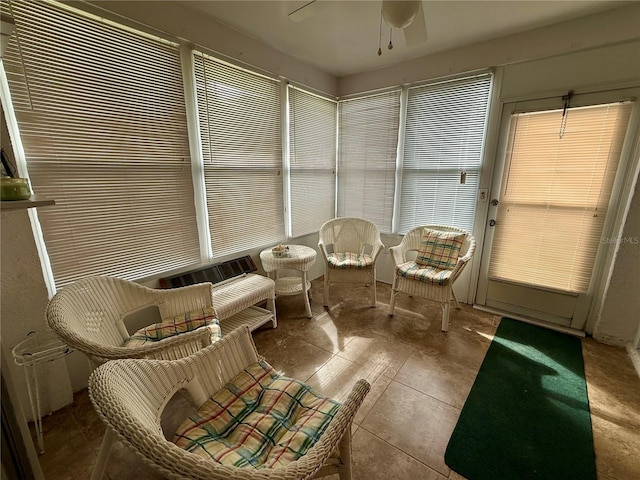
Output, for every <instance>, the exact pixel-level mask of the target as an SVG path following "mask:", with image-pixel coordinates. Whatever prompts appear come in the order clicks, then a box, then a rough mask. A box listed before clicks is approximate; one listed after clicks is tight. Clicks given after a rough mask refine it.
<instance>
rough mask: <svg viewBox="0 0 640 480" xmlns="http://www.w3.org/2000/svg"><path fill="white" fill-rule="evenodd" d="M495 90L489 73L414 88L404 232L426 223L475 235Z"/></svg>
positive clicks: (404, 174)
mask: <svg viewBox="0 0 640 480" xmlns="http://www.w3.org/2000/svg"><path fill="white" fill-rule="evenodd" d="M490 88H491V75H490V74H486V75H481V76H477V77H473V78H467V79H461V80H455V81H449V82H444V83H438V84H432V85H425V86H421V87H415V88H411V89H409V92H408V99H407V122H406V131H405V139H404V154H403V163H402V186H401V192H400V208H399V222H398V230H399V233H406V232H407V231H408V230H410V229H411V228H413V227H415V226H417V225H425V224H441V225H451V226H455V227H459V228H463V229H465V230H467V231H472V230H473V221H474V216H475V207H476V195H477V191H478V182H479V177H480V165H481V160H482V147H483V141H484V134H485V130H486V123H487V113H488V105H489V92H490ZM463 174H464V176H465V183H464V184H463V183H461V176H463Z"/></svg>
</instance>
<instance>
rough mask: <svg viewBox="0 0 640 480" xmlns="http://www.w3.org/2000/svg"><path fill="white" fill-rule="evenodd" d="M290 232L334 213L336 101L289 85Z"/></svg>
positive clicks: (308, 228) (312, 228)
mask: <svg viewBox="0 0 640 480" xmlns="http://www.w3.org/2000/svg"><path fill="white" fill-rule="evenodd" d="M288 90H289V152H290V153H289V159H290V160H289V171H290V174H289V181H290V192H291V194H290V198H291V236H292V237H298V236H301V235H306V234H308V233H312V232H317V231H318V230H319V229H320V227H321V226H322V224H323V223H324V222H325V221H327V220H329V219H331V218H333V217H334V215H335V194H336V188H335V185H336V179H335V169H336V124H337V103H336V102H335V101H333V100H329V99H327V98H322V97H319V96H317V95H314V94H311V93H309V92H305V91H304V90H301V89H299V88H296V87H293V86H291V85H289V87H288Z"/></svg>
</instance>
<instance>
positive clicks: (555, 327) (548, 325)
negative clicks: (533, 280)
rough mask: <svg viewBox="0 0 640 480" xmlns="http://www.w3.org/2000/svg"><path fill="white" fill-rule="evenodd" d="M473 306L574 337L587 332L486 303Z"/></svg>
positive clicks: (581, 335) (583, 336)
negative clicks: (485, 304)
mask: <svg viewBox="0 0 640 480" xmlns="http://www.w3.org/2000/svg"><path fill="white" fill-rule="evenodd" d="M473 308H475V309H476V310H481V311H483V312H488V313H493V314H494V315H501V316H503V317H509V318H513V319H515V320H520V321H521V322H525V323H530V324H531V325H536V326H538V327H542V328H547V329H549V330H555V331H556V332H561V333H568V334H569V335H573V336H574V337H579V338H585V337H586V334H585V333H584V331H582V330H576V329H574V328H569V327H563V326H562V325H555V324H553V323H549V322H545V321H543V320H538V319H535V318H531V317H526V316H524V315H518V314H514V313H511V312H505V311H503V310H498V309H495V308H491V307H485V306H484V305H478V304H476V303H474V304H473Z"/></svg>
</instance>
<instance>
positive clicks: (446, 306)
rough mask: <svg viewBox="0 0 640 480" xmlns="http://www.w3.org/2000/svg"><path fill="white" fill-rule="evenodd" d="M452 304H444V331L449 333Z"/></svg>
mask: <svg viewBox="0 0 640 480" xmlns="http://www.w3.org/2000/svg"><path fill="white" fill-rule="evenodd" d="M450 305H451V302H445V303H443V304H442V331H443V332H447V331H449V307H450Z"/></svg>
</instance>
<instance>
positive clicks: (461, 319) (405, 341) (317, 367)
mask: <svg viewBox="0 0 640 480" xmlns="http://www.w3.org/2000/svg"><path fill="white" fill-rule="evenodd" d="M322 288H323V287H322V281H321V280H316V281H314V282H313V287H312V294H313V300H312V308H313V318H312V319H307V318H306V316H305V313H304V306H303V303H302V298H300V297H283V298H281V299H279V300H278V315H279V326H278V328H277V329H276V330H273V329H271V328H270V327H269V328H263V329H260V330H258V331H256V332H254V339H255V342H256V345H257V347H258V351H259V352H260V353H262V354H263V355H264V356H265V357H266V359H267V360H268V361H269V362H271V363H272V364H273V365H274V366H275V367H276V368H278V369H281V370H283V371H284V372H285V374H287V375H288V376H292V377H295V378H299V379H302V380H306V381H308V382H309V383H311V384H312V385H314V386H316V387H317V388H319V389H320V390H321V391H323V392H325V393H326V394H328V395H331V396H334V397H335V398H338V399H340V398H343V397H344V396H345V395H346V393H347V392H348V390H349V389H350V387H351V385H352V384H353V383H354V382H355V381H356V380H357V379H359V378H365V379H366V380H368V381H369V382H370V383H371V386H372V388H371V391H370V393H369V395H368V396H367V398H366V399H365V402H364V404H363V405H362V407H361V409H360V410H359V412H358V414H357V416H356V418H355V422H354V426H353V430H354V437H353V455H354V457H353V462H354V478H355V479H363V480H364V479H367V480H376V479H384V480H390V479H410V480H412V479H424V480H442V479H446V478H450V479H456V480H460V479H462V478H463V477H461V476H460V475H458V474H457V473H455V472H453V471H451V469H450V468H449V467H448V466H447V465H446V464H445V463H444V451H445V448H446V446H447V443H448V440H449V436H450V435H451V432H452V431H453V428H454V426H455V424H456V421H457V419H458V415H459V413H460V409H461V408H462V406H463V405H464V402H465V399H466V396H467V394H468V393H469V390H470V389H471V386H472V384H473V381H474V378H475V375H476V373H477V371H478V368H479V367H480V364H481V363H482V360H483V358H484V354H485V352H486V350H487V348H488V346H489V343H490V342H491V338H492V336H493V334H494V332H495V329H496V327H497V325H498V323H499V321H500V319H499V317H496V316H494V315H490V314H486V313H483V312H480V311H478V310H474V309H472V308H471V307H469V306H463V309H462V310H459V311H456V310H455V309H454V310H452V315H451V328H450V331H449V332H448V333H442V332H441V331H440V309H439V307H437V306H436V305H434V304H431V303H429V302H426V301H424V300H421V299H417V298H410V297H407V296H405V295H401V296H399V297H398V301H397V306H396V314H395V316H394V317H392V318H390V317H388V316H387V308H388V299H389V294H390V287H389V285H386V284H382V283H379V284H378V307H377V308H375V309H372V308H370V307H369V306H368V305H367V303H366V300H364V301H359V300H358V299H366V298H368V293H367V291H366V290H365V287H357V286H347V287H345V288H340V289H338V288H335V289H334V290H335V291H332V298H331V301H330V305H331V308H330V309H328V310H325V309H324V308H323V307H322V304H321V302H322V300H321V298H322ZM583 351H584V358H585V370H586V376H587V382H588V390H589V401H590V404H591V414H592V422H593V433H594V444H595V451H596V463H597V470H598V478H599V479H600V480H631V479H638V478H640V379H639V378H638V376H637V374H636V372H635V370H634V369H633V367H632V365H631V362H630V361H629V359H628V357H627V355H626V353H625V351H624V350H623V349H620V348H614V347H610V346H607V345H603V344H600V343H597V342H595V341H594V340H592V339H585V340H584V341H583ZM390 418H393V419H394V422H389V419H390ZM43 425H44V432H45V433H44V435H45V436H44V439H45V448H46V451H45V453H44V454H43V455H42V456H41V457H40V461H41V465H42V469H43V472H44V474H45V478H46V479H47V480H76V479H78V480H80V479H88V478H90V473H91V470H92V467H93V463H94V461H95V458H96V455H97V452H98V449H99V447H100V441H101V437H102V433H103V431H104V430H103V426H102V424H101V421H100V420H99V418H98V417H97V415H96V414H95V413H94V411H93V408H92V406H91V403H90V401H89V399H88V395H87V392H86V390H83V391H81V392H79V393H77V394H76V395H75V399H74V403H73V405H70V406H68V407H65V408H64V409H62V410H60V411H57V412H54V413H53V414H51V415H48V416H46V417H45V418H44V421H43ZM567 448H570V446H567ZM107 477H108V479H109V480H116V479H117V480H134V479H135V480H150V479H157V478H160V477H159V476H158V475H156V474H154V473H153V472H151V471H150V470H149V468H148V467H146V466H145V464H144V463H143V462H142V461H141V460H139V459H138V458H137V457H136V456H134V455H133V454H131V453H130V452H129V451H128V450H127V449H126V448H124V447H122V446H120V445H118V446H116V447H115V448H114V450H113V451H112V454H111V457H110V463H109V466H108V468H107V474H106V475H105V478H107ZM334 477H335V478H334ZM326 478H329V479H330V480H337V476H333V477H326Z"/></svg>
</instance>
